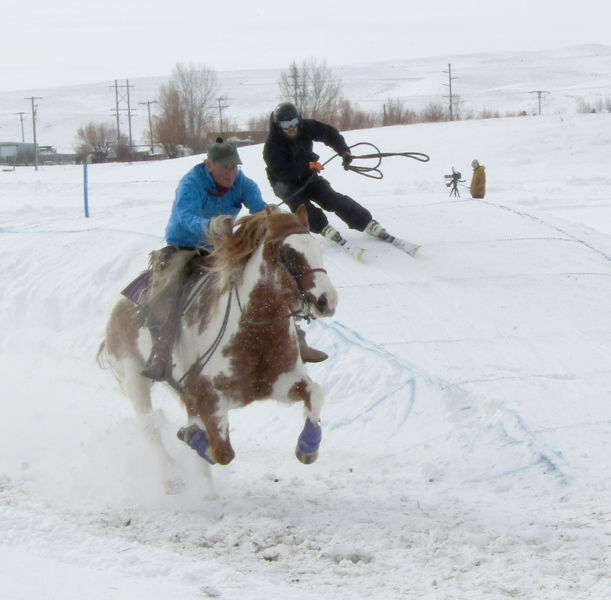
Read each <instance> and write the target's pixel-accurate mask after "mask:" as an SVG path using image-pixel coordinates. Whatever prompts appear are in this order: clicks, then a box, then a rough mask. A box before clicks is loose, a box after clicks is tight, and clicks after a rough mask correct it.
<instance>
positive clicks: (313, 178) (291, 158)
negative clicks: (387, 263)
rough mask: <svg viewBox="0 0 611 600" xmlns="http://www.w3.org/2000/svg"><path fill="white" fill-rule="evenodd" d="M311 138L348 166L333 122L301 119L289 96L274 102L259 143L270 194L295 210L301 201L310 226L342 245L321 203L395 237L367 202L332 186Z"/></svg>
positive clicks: (354, 223)
mask: <svg viewBox="0 0 611 600" xmlns="http://www.w3.org/2000/svg"><path fill="white" fill-rule="evenodd" d="M314 141H316V142H323V143H324V144H325V145H327V146H329V147H330V148H333V150H335V152H337V154H339V155H340V156H341V157H342V164H343V166H344V169H347V168H348V166H349V165H350V163H351V161H352V155H351V154H350V148H349V147H348V145H347V144H346V141H345V140H344V138H343V136H342V135H341V134H340V132H339V131H338V130H337V129H335V127H332V126H331V125H327V124H325V123H321V122H320V121H315V120H314V119H302V118H301V115H300V114H299V111H298V110H297V107H296V106H295V105H294V104H291V103H290V102H284V103H282V104H279V105H278V106H276V108H275V109H274V111H273V112H272V114H271V117H270V127H269V135H268V137H267V140H266V142H265V145H264V147H263V159H264V160H265V164H266V165H267V169H266V170H267V177H268V179H269V182H270V184H271V186H272V189H273V190H274V194H276V196H277V197H278V198H281V199H282V200H283V201H284V202H286V204H287V205H288V207H289V208H290V209H291V210H292V211H293V212H295V211H296V210H297V208H298V207H299V206H300V205H301V204H304V205H305V207H306V209H307V211H308V219H309V222H310V230H311V231H312V232H313V233H320V234H322V235H323V236H324V237H326V238H327V239H329V240H331V241H333V242H336V243H337V244H339V245H341V246H345V247H346V246H349V245H348V244H347V242H346V240H345V239H344V238H343V237H342V236H341V235H340V233H339V232H338V231H337V229H335V227H333V226H332V225H329V221H328V219H327V216H326V215H325V213H324V212H323V210H321V208H322V209H324V210H326V211H330V212H334V213H335V214H336V215H337V216H338V217H339V218H340V219H342V221H344V222H345V223H346V224H347V225H348V227H349V228H350V229H356V230H358V231H365V232H366V233H368V234H369V235H372V236H373V237H376V238H378V239H380V240H382V241H386V242H389V243H393V240H395V238H394V237H393V236H391V235H390V234H389V233H388V232H387V231H386V230H385V229H384V227H382V225H380V224H379V223H378V222H377V221H376V220H374V219H373V218H372V216H371V213H370V212H369V211H368V210H367V209H366V208H364V207H363V206H361V205H360V204H359V203H358V202H356V201H355V200H353V199H352V198H350V197H349V196H346V195H344V194H340V193H338V192H336V191H335V190H334V189H333V188H332V187H331V185H330V184H329V182H328V181H327V180H326V179H324V178H323V177H321V175H320V172H321V171H322V170H323V166H322V165H321V164H320V163H319V162H318V159H319V156H318V155H317V154H315V153H314V152H313V151H312V148H313V142H314ZM314 203H316V204H318V206H315V205H314ZM319 206H320V207H321V208H319ZM359 250H360V249H359ZM360 252H362V250H360Z"/></svg>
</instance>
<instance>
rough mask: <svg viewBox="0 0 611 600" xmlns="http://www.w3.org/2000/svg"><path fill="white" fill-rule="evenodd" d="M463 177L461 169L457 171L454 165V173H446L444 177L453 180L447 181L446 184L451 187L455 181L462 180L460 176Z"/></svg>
mask: <svg viewBox="0 0 611 600" xmlns="http://www.w3.org/2000/svg"><path fill="white" fill-rule="evenodd" d="M461 177H462V175H461V173H460V171H455V170H454V167H452V174H451V175H444V176H443V178H444V179H451V180H452V181H451V182H450V183H446V185H447V186H448V187H450V185H452V182H453V181H457V182H458V181H460V178H461Z"/></svg>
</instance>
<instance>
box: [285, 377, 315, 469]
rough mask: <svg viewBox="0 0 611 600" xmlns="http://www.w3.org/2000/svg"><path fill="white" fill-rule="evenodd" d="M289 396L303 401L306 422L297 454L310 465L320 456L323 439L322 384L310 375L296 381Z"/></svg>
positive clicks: (298, 442) (296, 450)
mask: <svg viewBox="0 0 611 600" xmlns="http://www.w3.org/2000/svg"><path fill="white" fill-rule="evenodd" d="M288 396H289V398H290V399H291V400H295V401H299V400H301V401H303V406H304V409H305V413H306V422H305V425H304V426H303V429H302V431H301V434H300V435H299V439H298V440H297V447H296V448H295V455H296V456H297V458H298V459H299V461H300V462H302V463H303V464H306V465H309V464H311V463H313V462H314V461H315V460H316V459H317V458H318V448H319V446H320V441H321V439H322V429H321V426H320V411H321V409H322V404H323V401H324V396H323V393H322V390H321V388H320V386H319V385H318V384H317V383H316V382H315V381H312V380H311V379H310V378H309V377H304V378H303V379H301V380H299V381H297V382H295V384H294V385H293V387H292V388H291V389H290V391H289V394H288Z"/></svg>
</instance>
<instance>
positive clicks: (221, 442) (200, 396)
mask: <svg viewBox="0 0 611 600" xmlns="http://www.w3.org/2000/svg"><path fill="white" fill-rule="evenodd" d="M181 399H182V401H183V402H184V404H185V406H186V408H187V412H188V414H189V415H191V416H194V415H198V416H199V418H200V419H201V420H202V422H203V424H204V427H205V428H206V434H207V435H208V441H209V442H210V456H211V457H212V458H213V459H214V460H215V461H216V462H217V463H219V464H221V465H227V464H229V463H230V462H231V461H232V460H233V457H234V456H235V452H234V450H233V448H232V447H231V442H230V440H229V432H227V437H226V438H223V437H222V436H221V434H220V427H219V425H220V421H219V418H218V417H217V416H216V414H217V412H218V404H219V402H220V400H221V398H220V396H219V394H218V392H217V391H216V390H215V389H214V386H213V384H212V381H211V380H210V378H209V377H206V376H205V375H202V374H201V373H195V374H193V373H190V374H189V375H188V376H187V378H186V380H185V383H184V393H183V394H181Z"/></svg>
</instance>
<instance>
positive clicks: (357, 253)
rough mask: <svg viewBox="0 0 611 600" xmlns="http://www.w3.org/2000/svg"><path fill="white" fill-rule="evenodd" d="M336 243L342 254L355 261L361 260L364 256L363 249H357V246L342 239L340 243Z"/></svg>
mask: <svg viewBox="0 0 611 600" xmlns="http://www.w3.org/2000/svg"><path fill="white" fill-rule="evenodd" d="M336 243H337V245H338V246H339V247H340V248H341V249H342V250H343V251H344V252H346V253H347V254H349V255H350V256H352V258H356V260H361V259H362V258H363V255H364V254H365V249H364V248H359V246H353V245H352V244H350V243H349V242H347V241H346V240H345V239H343V238H342V241H341V242H336Z"/></svg>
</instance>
